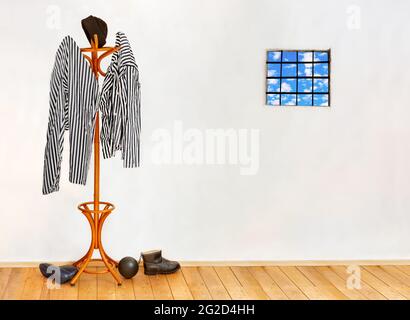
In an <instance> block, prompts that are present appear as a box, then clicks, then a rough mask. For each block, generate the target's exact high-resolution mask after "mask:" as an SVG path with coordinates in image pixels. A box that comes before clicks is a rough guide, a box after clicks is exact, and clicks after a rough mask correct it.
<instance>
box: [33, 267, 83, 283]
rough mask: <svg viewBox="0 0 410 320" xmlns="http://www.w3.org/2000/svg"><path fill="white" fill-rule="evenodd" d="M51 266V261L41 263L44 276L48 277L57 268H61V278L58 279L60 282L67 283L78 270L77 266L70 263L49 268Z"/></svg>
mask: <svg viewBox="0 0 410 320" xmlns="http://www.w3.org/2000/svg"><path fill="white" fill-rule="evenodd" d="M50 266H51V264H49V263H41V264H40V265H39V268H40V272H41V274H42V275H43V276H44V277H46V278H48V277H50V276H51V275H52V274H54V272H55V271H56V269H59V271H60V279H56V281H59V283H60V284H63V283H66V282H68V281H70V280H71V279H72V278H74V276H75V274H76V273H77V271H78V269H77V268H76V267H75V266H70V265H66V266H62V267H57V266H52V267H53V268H50V269H49V267H50Z"/></svg>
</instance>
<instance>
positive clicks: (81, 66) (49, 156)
mask: <svg viewBox="0 0 410 320" xmlns="http://www.w3.org/2000/svg"><path fill="white" fill-rule="evenodd" d="M116 45H120V46H121V48H120V50H119V51H118V52H116V53H114V54H113V57H112V61H111V64H110V66H109V67H108V70H107V74H106V77H105V79H104V82H103V86H102V92H101V94H99V92H98V91H99V87H98V80H97V79H96V78H95V76H94V74H93V72H92V70H91V68H90V66H89V64H88V61H87V60H86V59H85V58H84V56H83V54H82V53H81V50H80V48H79V47H78V46H77V44H76V43H75V41H74V40H73V39H72V38H71V37H70V36H66V37H65V38H64V39H63V41H62V42H61V44H60V46H59V48H58V50H57V54H56V60H55V63H54V68H53V71H52V75H51V81H50V111H49V122H48V129H47V142H46V147H45V156H44V172H43V190H42V191H43V194H49V193H52V192H54V191H58V190H59V183H60V173H61V161H62V152H63V144H64V133H65V131H68V133H69V146H70V159H69V181H70V182H72V183H77V184H83V185H85V184H86V182H87V174H88V169H89V166H90V158H91V153H92V146H93V138H94V127H95V119H96V113H97V111H98V110H101V119H102V130H101V146H102V150H103V157H104V158H108V157H112V156H114V155H115V151H117V150H121V151H122V159H123V161H124V167H137V166H139V164H140V161H139V160H140V150H139V149H140V130H141V120H140V119H141V118H140V85H139V73H138V67H137V65H136V63H135V60H134V57H133V54H132V51H131V48H130V45H129V43H128V40H127V38H126V37H125V35H124V34H123V33H121V32H118V33H117V35H116Z"/></svg>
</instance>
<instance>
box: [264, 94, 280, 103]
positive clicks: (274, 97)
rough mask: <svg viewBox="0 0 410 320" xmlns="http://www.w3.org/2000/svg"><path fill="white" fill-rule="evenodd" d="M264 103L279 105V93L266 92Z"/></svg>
mask: <svg viewBox="0 0 410 320" xmlns="http://www.w3.org/2000/svg"><path fill="white" fill-rule="evenodd" d="M266 104H268V105H271V106H278V105H279V95H278V94H268V95H267V96H266Z"/></svg>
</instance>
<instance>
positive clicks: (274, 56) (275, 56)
mask: <svg viewBox="0 0 410 320" xmlns="http://www.w3.org/2000/svg"><path fill="white" fill-rule="evenodd" d="M273 58H274V59H275V60H279V59H280V52H274V53H273Z"/></svg>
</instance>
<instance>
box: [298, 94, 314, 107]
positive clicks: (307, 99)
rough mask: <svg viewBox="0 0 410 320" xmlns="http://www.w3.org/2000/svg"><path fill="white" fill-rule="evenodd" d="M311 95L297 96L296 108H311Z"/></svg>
mask: <svg viewBox="0 0 410 320" xmlns="http://www.w3.org/2000/svg"><path fill="white" fill-rule="evenodd" d="M311 105H312V95H311V94H298V106H311Z"/></svg>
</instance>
